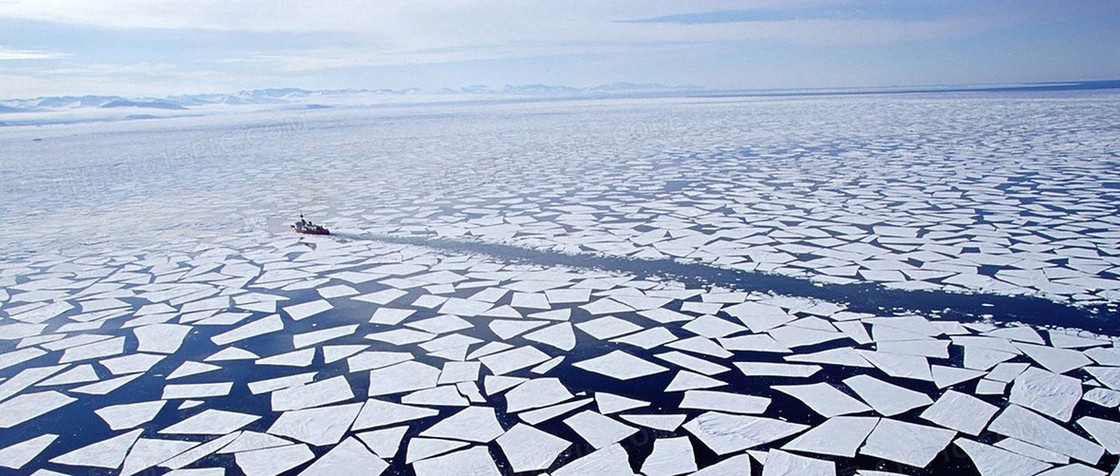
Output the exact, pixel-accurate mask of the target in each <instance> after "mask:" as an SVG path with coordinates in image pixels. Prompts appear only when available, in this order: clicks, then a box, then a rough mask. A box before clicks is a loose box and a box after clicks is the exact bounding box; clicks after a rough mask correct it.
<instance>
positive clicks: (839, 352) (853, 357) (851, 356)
mask: <svg viewBox="0 0 1120 476" xmlns="http://www.w3.org/2000/svg"><path fill="white" fill-rule="evenodd" d="M782 359H784V360H787V361H789V362H801V363H811V364H828V365H839V366H842V367H857V368H873V367H874V366H873V365H871V364H870V363H869V362H867V359H864V358H863V357H862V356H861V355H860V353H859V352H857V351H856V349H853V348H851V347H840V348H836V349H828V350H822V351H820V352H813V353H809V354H794V355H786V356H783V357H782Z"/></svg>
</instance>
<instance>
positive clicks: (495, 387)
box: [483, 375, 529, 395]
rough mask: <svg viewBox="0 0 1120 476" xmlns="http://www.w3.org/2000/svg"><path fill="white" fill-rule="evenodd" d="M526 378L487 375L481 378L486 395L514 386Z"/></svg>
mask: <svg viewBox="0 0 1120 476" xmlns="http://www.w3.org/2000/svg"><path fill="white" fill-rule="evenodd" d="M528 380H529V379H527V378H523V377H505V376H497V375H487V376H486V378H485V379H483V387H484V388H485V389H486V394H487V395H496V394H499V393H502V392H504V391H506V390H509V389H511V388H513V387H516V386H518V385H520V384H521V383H522V382H526V381H528Z"/></svg>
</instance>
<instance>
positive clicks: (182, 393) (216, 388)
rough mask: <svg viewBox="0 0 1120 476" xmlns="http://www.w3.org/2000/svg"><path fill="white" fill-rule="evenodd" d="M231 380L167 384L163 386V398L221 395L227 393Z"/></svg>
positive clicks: (175, 398) (231, 383)
mask: <svg viewBox="0 0 1120 476" xmlns="http://www.w3.org/2000/svg"><path fill="white" fill-rule="evenodd" d="M232 388H233V382H214V383H188V384H168V385H166V386H164V387H163V396H162V397H160V398H162V399H164V400H180V399H185V398H205V397H221V396H225V395H229V391H230V389H232Z"/></svg>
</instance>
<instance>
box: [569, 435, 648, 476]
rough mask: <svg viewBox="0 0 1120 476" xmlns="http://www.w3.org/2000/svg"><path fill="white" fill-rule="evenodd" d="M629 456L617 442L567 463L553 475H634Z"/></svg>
mask: <svg viewBox="0 0 1120 476" xmlns="http://www.w3.org/2000/svg"><path fill="white" fill-rule="evenodd" d="M628 458H629V457H628V455H627V454H626V450H624V449H622V446H620V445H618V444H617V443H616V444H613V445H610V446H607V447H605V448H601V449H598V450H596V451H594V452H592V453H591V454H589V455H587V456H584V457H582V458H578V459H576V460H575V461H572V462H570V463H568V464H565V465H564V466H563V467H561V468H560V469H557V470H556V471H553V472H552V476H633V474H634V471H633V470H632V469H630V461H629V459H628Z"/></svg>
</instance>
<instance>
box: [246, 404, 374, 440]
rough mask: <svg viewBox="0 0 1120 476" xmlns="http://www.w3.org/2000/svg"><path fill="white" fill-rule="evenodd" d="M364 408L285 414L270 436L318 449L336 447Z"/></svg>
mask: <svg viewBox="0 0 1120 476" xmlns="http://www.w3.org/2000/svg"><path fill="white" fill-rule="evenodd" d="M362 406H363V404H361V403H349V404H344V405H335V406H329V407H318V408H308V409H304V410H293V411H289V412H284V413H282V414H281V415H280V417H279V418H277V419H276V421H275V422H273V423H272V426H270V427H269V428H268V433H271V434H273V435H277V436H286V437H289V438H292V439H296V440H299V441H302V442H304V443H310V444H312V445H315V446H324V445H333V444H337V443H338V442H339V441H341V440H342V436H343V435H344V434H346V431H347V430H348V429H350V425H351V423H354V420H355V418H357V416H358V412H359V411H361V410H362Z"/></svg>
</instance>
